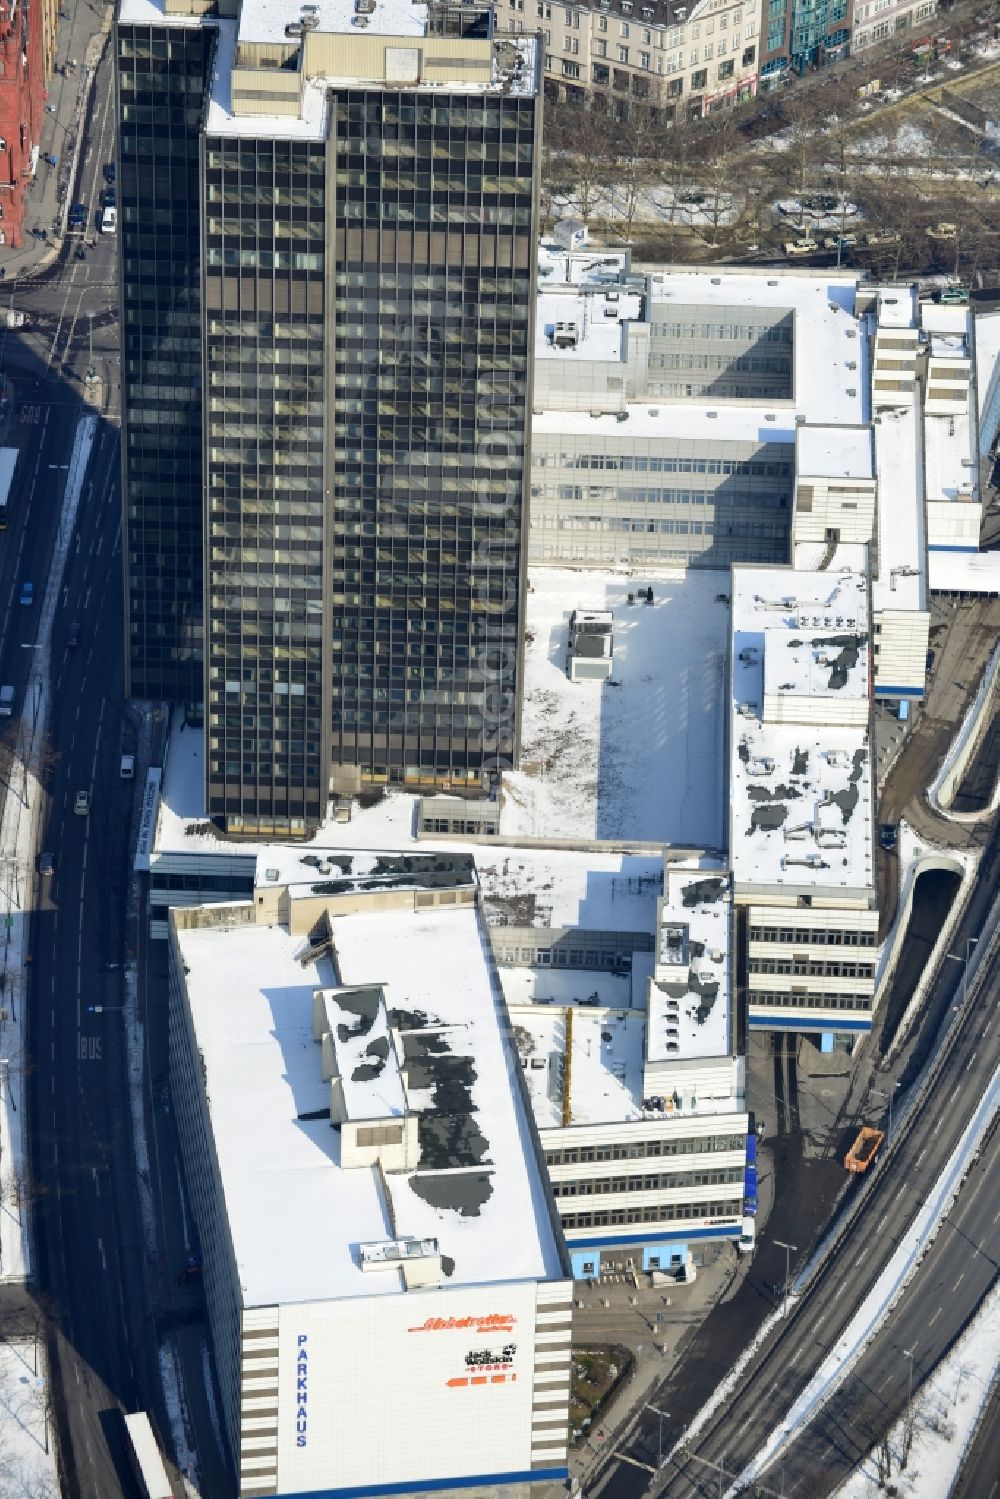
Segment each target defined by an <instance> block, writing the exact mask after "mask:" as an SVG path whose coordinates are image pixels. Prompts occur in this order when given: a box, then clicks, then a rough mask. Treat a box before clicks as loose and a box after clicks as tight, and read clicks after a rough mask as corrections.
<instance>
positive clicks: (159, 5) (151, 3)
mask: <svg viewBox="0 0 1000 1499" xmlns="http://www.w3.org/2000/svg"><path fill="white" fill-rule="evenodd" d="M118 19H119V21H120V22H121V23H122V25H123V26H134V25H137V26H157V25H159V26H162V25H165V24H169V25H171V26H200V25H201V16H175V15H174V14H173V13H171V14H170V15H169V16H168V15H167V12H166V5H165V0H120V3H119V7H118Z"/></svg>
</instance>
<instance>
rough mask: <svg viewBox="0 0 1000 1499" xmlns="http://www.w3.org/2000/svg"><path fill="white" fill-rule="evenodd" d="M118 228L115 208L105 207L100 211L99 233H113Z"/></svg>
mask: <svg viewBox="0 0 1000 1499" xmlns="http://www.w3.org/2000/svg"><path fill="white" fill-rule="evenodd" d="M117 229H118V210H117V208H105V209H102V211H101V233H102V234H115V233H116V232H117Z"/></svg>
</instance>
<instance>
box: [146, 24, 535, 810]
mask: <svg viewBox="0 0 1000 1499" xmlns="http://www.w3.org/2000/svg"><path fill="white" fill-rule="evenodd" d="M204 11H205V6H204V5H203V4H202V3H200V0H125V3H124V5H123V7H122V11H121V15H120V19H119V26H118V69H119V97H120V106H121V147H120V149H121V168H122V175H121V216H120V233H121V242H122V280H123V288H122V322H123V342H124V352H125V364H124V372H123V388H124V443H123V451H124V475H125V493H126V517H127V556H128V580H127V581H128V628H129V663H130V665H129V685H130V690H131V692H132V693H133V694H134V695H142V696H158V697H166V698H170V699H173V700H180V701H185V702H189V703H192V704H194V703H199V702H202V703H203V704H204V714H205V719H206V729H207V750H208V753H207V766H206V773H207V810H208V812H209V815H210V816H212V817H214V818H216V819H217V820H220V821H223V822H224V823H225V824H226V826H227V828H228V830H230V831H231V832H235V833H243V834H260V833H271V832H284V833H285V834H291V835H293V836H294V835H296V834H301V833H303V832H305V831H306V830H307V829H308V828H310V827H313V826H315V825H316V824H318V823H319V821H320V820H321V818H322V816H323V814H324V812H325V809H326V805H327V799H328V796H329V793H330V791H331V790H335V791H354V790H357V789H359V788H360V786H361V785H362V784H363V783H364V782H366V781H368V782H376V783H379V782H389V781H392V782H402V783H406V784H411V785H425V786H434V785H441V784H446V785H448V786H450V787H452V788H459V789H463V788H478V787H479V786H480V785H481V784H483V783H484V782H488V781H489V779H490V778H491V776H493V775H495V774H496V772H497V771H498V770H499V769H500V768H501V767H502V766H503V765H504V764H507V763H510V761H511V760H513V759H515V758H516V755H517V747H518V733H519V716H518V699H519V685H520V664H521V634H522V611H523V586H522V583H523V568H524V557H523V551H522V519H523V510H524V455H525V448H526V420H527V413H528V411H529V409H530V408H529V387H530V380H531V324H532V312H533V301H534V296H533V273H534V260H535V246H534V234H533V224H534V218H535V211H536V201H535V200H536V182H537V165H538V152H539V98H540V91H539V77H538V51H537V44H536V41H535V39H534V38H522V39H518V40H516V41H515V40H512V39H510V38H500V39H494V36H493V19H492V13H491V11H490V10H489V8H488V6H486V5H483V6H479V5H476V6H469V5H466V6H451V5H449V4H447V3H442V4H432V5H430V6H428V5H422V4H421V5H410V4H403V3H401V0H322V3H320V4H317V5H309V6H304V7H302V8H301V9H300V8H299V7H298V6H296V5H295V4H293V3H291V0H286V3H283V4H263V3H258V0H244V3H243V4H241V5H240V4H238V3H237V0H224V3H221V4H220V5H219V6H218V7H213V14H211V15H205V14H204Z"/></svg>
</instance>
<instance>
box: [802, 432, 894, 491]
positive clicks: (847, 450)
mask: <svg viewBox="0 0 1000 1499" xmlns="http://www.w3.org/2000/svg"><path fill="white" fill-rule="evenodd" d="M797 438H798V440H797V444H796V456H797V460H798V472H799V474H800V475H808V477H809V478H828V479H841V478H851V479H872V478H874V476H875V475H874V464H873V462H872V434H871V428H870V427H825V426H801V427H799V429H798V433H797Z"/></svg>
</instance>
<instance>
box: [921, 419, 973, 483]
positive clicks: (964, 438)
mask: <svg viewBox="0 0 1000 1499" xmlns="http://www.w3.org/2000/svg"><path fill="white" fill-rule="evenodd" d="M978 467H979V457H978V454H977V453H976V451H975V443H974V441H973V422H972V417H971V415H970V413H969V412H968V411H965V412H956V413H955V415H953V416H926V415H925V417H924V488H925V492H926V495H927V499H928V501H929V502H930V501H933V500H937V501H956V500H963V501H965V502H969V501H971V500H972V499H973V490H974V485H975V482H976V480H977V478H978V473H977V470H978Z"/></svg>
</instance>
